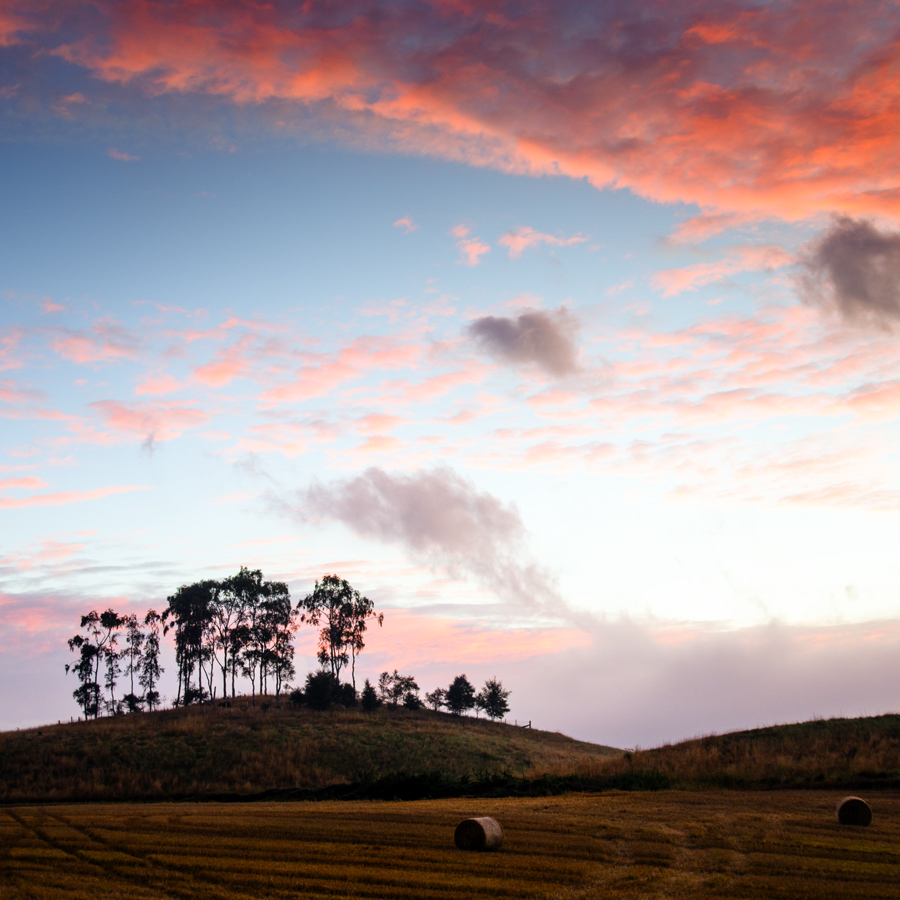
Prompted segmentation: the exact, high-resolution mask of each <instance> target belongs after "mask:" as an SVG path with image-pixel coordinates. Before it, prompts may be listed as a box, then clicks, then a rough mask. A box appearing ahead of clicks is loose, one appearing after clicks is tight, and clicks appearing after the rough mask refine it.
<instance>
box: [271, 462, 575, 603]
mask: <svg viewBox="0 0 900 900" xmlns="http://www.w3.org/2000/svg"><path fill="white" fill-rule="evenodd" d="M276 502H277V503H278V504H279V505H280V506H281V507H282V509H283V510H284V511H285V512H287V513H289V514H290V515H291V516H293V517H295V518H298V519H300V520H303V521H311V520H321V519H331V520H333V521H337V522H341V523H342V524H344V525H346V526H347V527H348V528H349V529H350V530H351V531H353V532H354V533H355V534H358V535H359V536H361V537H364V538H371V539H374V540H377V541H381V542H383V543H390V544H399V545H400V546H401V547H403V548H405V549H406V550H407V551H409V552H411V553H412V554H414V555H415V556H418V557H421V558H424V559H425V560H426V561H427V562H428V563H429V564H430V565H432V566H434V567H438V568H441V569H445V570H447V571H448V572H449V573H450V574H452V575H454V576H455V577H459V576H466V577H469V578H471V579H472V580H474V581H475V582H476V583H477V584H479V585H481V586H482V587H484V588H486V589H488V590H490V591H492V592H493V593H494V594H496V595H497V596H498V597H499V598H500V599H501V600H503V601H504V602H506V603H508V604H510V605H511V606H512V607H513V608H514V610H515V611H516V612H519V613H524V614H534V613H540V614H544V615H551V616H554V617H559V616H560V615H562V614H563V613H564V612H565V603H564V601H563V599H562V597H561V596H560V595H559V592H558V591H557V589H556V587H555V585H554V583H553V579H552V578H551V576H550V575H549V574H548V573H547V572H545V571H544V570H543V569H542V568H541V567H540V566H539V565H537V563H535V562H534V561H532V560H531V559H530V557H529V555H528V551H527V548H526V538H527V532H526V530H525V526H524V524H523V523H522V519H521V517H520V516H519V513H518V511H517V510H516V508H515V506H512V505H509V504H505V503H503V502H502V501H501V500H498V499H497V498H496V497H494V496H493V495H492V494H489V493H487V492H484V491H478V490H477V489H476V488H475V486H474V485H473V484H471V483H470V482H468V481H466V480H465V479H463V478H462V477H460V476H459V475H458V474H457V473H455V472H454V471H453V470H452V469H449V468H447V467H438V468H435V469H430V470H424V471H421V472H416V473H415V474H412V475H401V474H391V473H388V472H385V471H383V470H382V469H378V468H370V469H367V470H366V471H365V472H364V473H363V474H362V475H359V476H357V477H355V478H350V479H346V480H343V481H336V482H332V483H331V484H313V485H312V486H310V487H307V488H304V489H301V490H299V491H296V492H295V493H294V495H293V497H291V498H289V499H288V500H287V501H283V500H279V501H276Z"/></svg>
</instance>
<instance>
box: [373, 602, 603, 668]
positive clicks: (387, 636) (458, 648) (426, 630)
mask: <svg viewBox="0 0 900 900" xmlns="http://www.w3.org/2000/svg"><path fill="white" fill-rule="evenodd" d="M375 637H376V638H377V644H373V649H372V651H371V652H374V653H378V654H379V655H381V654H386V655H387V656H388V657H389V658H390V659H391V660H394V663H393V664H394V665H396V666H401V667H406V668H412V667H414V666H418V665H428V664H432V663H452V664H457V663H458V662H459V660H460V659H465V660H466V662H467V664H469V665H473V666H475V665H482V664H485V663H489V664H491V665H493V664H495V663H498V662H509V661H512V660H523V659H531V658H533V657H536V656H544V655H545V654H548V653H555V652H560V651H565V650H567V649H573V648H576V647H586V646H588V645H590V643H591V637H590V635H589V634H587V633H585V632H582V631H579V630H578V629H575V628H509V629H504V628H491V627H490V626H488V625H484V624H478V623H472V622H468V621H461V620H459V619H453V618H451V617H449V616H429V615H423V614H421V613H417V612H416V611H415V610H409V609H392V610H391V611H390V613H389V614H388V615H387V616H386V617H385V620H384V626H383V628H382V629H381V631H380V632H378V633H376V634H375Z"/></svg>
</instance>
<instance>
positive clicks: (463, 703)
mask: <svg viewBox="0 0 900 900" xmlns="http://www.w3.org/2000/svg"><path fill="white" fill-rule="evenodd" d="M419 690H420V688H419V685H418V684H416V680H415V677H414V676H412V675H401V674H400V673H399V672H398V671H397V670H396V669H394V671H393V672H382V673H381V675H380V676H379V678H378V686H377V688H376V687H374V686H373V685H372V684H371V683H370V682H369V679H368V678H367V679H366V682H365V685H364V687H363V689H362V692H361V694H359V695H357V693H356V689H355V688H354V686H353V685H350V684H341V683H340V682H339V681H338V680H337V679H336V678H334V676H333V675H332V674H331V672H329V671H327V670H323V671H321V672H310V673H309V674H308V675H307V676H306V685H305V687H304V688H302V689H301V688H297V689H296V690H294V691H292V692H291V695H290V699H291V703H292V704H294V705H295V706H302V705H304V704H305V705H307V706H309V707H311V708H313V709H328V708H329V707H331V706H333V705H335V704H341V705H343V706H348V707H353V706H355V705H356V703H357V701H359V703H360V704H361V705H362V708H363V709H364V710H366V711H371V710H373V709H375V708H376V707H378V706H380V705H381V704H387V705H389V706H394V707H398V706H403V707H405V708H406V709H422V708H423V707H424V706H426V705H427V706H430V707H431V708H432V709H433V710H434V711H435V712H437V711H439V710H441V709H446V710H447V712H449V713H452V714H453V715H456V716H460V715H462V714H463V713H467V712H469V710H473V709H474V710H475V715H476V716H477V715H478V714H479V712H483V713H484V714H485V715H486V716H487V717H488V718H489V719H502V718H503V717H504V716H505V715H506V714H507V713H508V712H509V704H508V703H507V697H509V695H510V693H511V691H508V690H505V689H504V688H503V684H502V683H501V682H500V681H498V680H497V679H496V678H489V679H488V680H487V681H486V682H485V683H484V687H483V688H482V689H481V690H480V691H478V692H477V693H476V692H475V688H474V687H473V685H472V683H471V682H470V681H469V679H468V678H466V676H465V675H457V676H456V678H454V679H453V681H452V682H451V683H450V686H449V687H447V688H435V689H434V690H433V691H432V692H431V693H430V694H426V695H425V700H424V702H423V701H422V699H421V698H420V697H419Z"/></svg>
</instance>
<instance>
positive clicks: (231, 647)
mask: <svg viewBox="0 0 900 900" xmlns="http://www.w3.org/2000/svg"><path fill="white" fill-rule="evenodd" d="M261 592H262V572H260V571H259V570H258V569H257V570H256V571H255V572H251V571H250V570H249V569H247V568H246V567H244V566H241V568H240V571H239V572H238V573H237V575H233V576H232V577H231V578H226V579H225V580H224V581H222V582H221V583H220V584H219V591H218V593H217V595H216V598H215V602H214V603H213V608H212V619H211V622H210V627H211V630H212V634H213V649H214V652H215V653H219V652H221V654H222V658H221V660H218V659H217V662H218V664H219V668H220V669H221V672H222V696H223V697H227V696H228V675H229V673H230V674H231V696H232V697H234V696H235V684H234V682H235V678H236V675H237V670H238V659H239V657H240V653H241V650H242V649H243V647H244V644H245V642H246V640H247V637H248V629H247V618H248V615H249V611H250V609H251V608H252V607H254V606H258V605H259V596H260V594H261Z"/></svg>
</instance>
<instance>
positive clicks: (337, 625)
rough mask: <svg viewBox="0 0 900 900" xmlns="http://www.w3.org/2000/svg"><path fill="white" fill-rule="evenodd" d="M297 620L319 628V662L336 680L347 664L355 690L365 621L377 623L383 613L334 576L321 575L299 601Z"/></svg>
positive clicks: (382, 617) (363, 640) (381, 618)
mask: <svg viewBox="0 0 900 900" xmlns="http://www.w3.org/2000/svg"><path fill="white" fill-rule="evenodd" d="M297 609H298V610H299V611H300V621H301V622H306V623H309V624H310V625H312V626H313V627H316V628H318V627H319V625H320V624H321V626H322V627H321V629H320V631H319V650H318V659H319V663H320V664H321V665H322V666H323V667H325V666H327V667H328V669H329V671H330V672H331V674H332V675H333V676H334V678H335V679H336V680H337V681H338V682H339V681H340V677H341V669H343V668H344V666H346V665H347V663H348V662H349V663H350V672H351V678H352V682H353V689H354V691H355V690H356V657H357V656H358V655H359V654H360V653H361V652H362V650H363V648H364V647H365V634H366V630H367V625H368V621H369V620H370V619H375V620H376V621H377V622H378V624H379V625H381V623H382V622H383V621H384V615H383V614H382V613H376V612H375V607H374V604H373V603H372V601H371V600H369V599H368V597H363V596H362V595H361V594H360V593H359V591H357V590H355V589H354V588H353V587H351V586H350V584H349V582H347V581H346V580H345V579H343V578H339V577H338V576H337V575H324V576H323V577H322V581H321V582H318V581H317V582H316V584H315V588H314V590H313V592H312V593H311V594H307V595H306V597H304V598H303V599H302V600H301V601H300V602H299V603H298V604H297Z"/></svg>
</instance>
